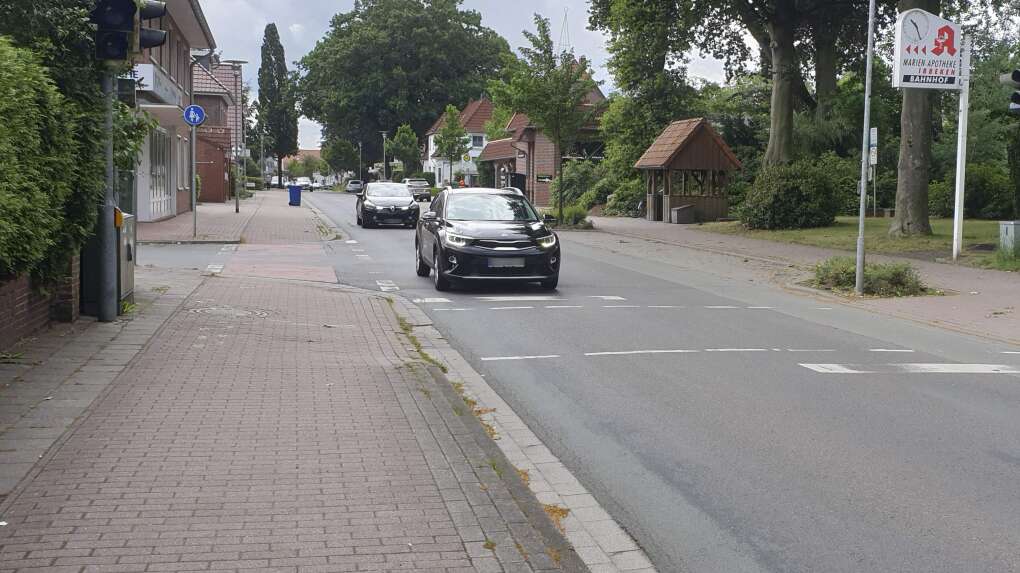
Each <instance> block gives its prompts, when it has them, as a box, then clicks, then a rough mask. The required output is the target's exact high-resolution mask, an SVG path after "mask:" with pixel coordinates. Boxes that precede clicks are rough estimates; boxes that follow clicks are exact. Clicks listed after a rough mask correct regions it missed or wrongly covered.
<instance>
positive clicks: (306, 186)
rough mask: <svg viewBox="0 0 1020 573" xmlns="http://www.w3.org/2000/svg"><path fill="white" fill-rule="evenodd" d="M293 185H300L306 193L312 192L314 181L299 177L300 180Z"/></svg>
mask: <svg viewBox="0 0 1020 573" xmlns="http://www.w3.org/2000/svg"><path fill="white" fill-rule="evenodd" d="M293 184H294V185H300V186H301V189H303V190H305V191H311V190H312V180H311V179H309V178H308V177H298V178H296V179H294V183H293Z"/></svg>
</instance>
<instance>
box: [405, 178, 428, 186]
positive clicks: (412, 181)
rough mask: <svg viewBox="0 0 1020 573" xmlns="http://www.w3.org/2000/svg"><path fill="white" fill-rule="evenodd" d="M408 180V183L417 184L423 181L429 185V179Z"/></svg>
mask: <svg viewBox="0 0 1020 573" xmlns="http://www.w3.org/2000/svg"><path fill="white" fill-rule="evenodd" d="M407 182H408V183H414V184H415V185H421V184H422V183H424V184H426V185H428V181H426V180H424V179H408V180H407Z"/></svg>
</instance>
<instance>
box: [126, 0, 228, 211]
mask: <svg viewBox="0 0 1020 573" xmlns="http://www.w3.org/2000/svg"><path fill="white" fill-rule="evenodd" d="M166 4H167V13H166V15H164V16H163V17H161V18H159V19H158V20H151V21H149V22H148V23H147V26H149V27H151V28H159V29H160V30H165V31H166V33H167V38H166V42H164V43H163V45H161V46H157V47H155V48H150V49H147V50H145V51H144V52H143V53H142V54H141V55H140V56H138V57H137V58H136V59H135V65H134V76H135V78H136V81H137V83H136V96H137V99H138V107H139V108H140V109H142V110H143V111H146V112H148V113H149V115H151V116H152V117H153V118H155V120H156V122H157V125H156V128H155V129H153V130H152V132H151V133H150V134H149V135H148V136H147V137H146V141H145V143H144V145H143V146H142V151H141V154H140V157H139V164H138V166H137V168H136V171H135V177H134V193H133V198H134V201H133V203H134V204H133V205H130V206H127V205H126V206H125V207H128V208H129V210H131V211H133V212H134V213H135V214H136V215H137V217H138V221H140V222H145V221H159V220H162V219H167V218H170V217H173V216H175V215H177V214H178V213H182V212H184V211H187V210H189V209H190V208H191V199H190V198H191V177H190V175H191V140H190V128H189V127H188V125H187V124H185V123H184V119H183V114H184V107H185V106H187V105H188V103H189V102H190V101H191V92H192V74H191V51H192V50H194V49H205V50H210V49H212V48H215V47H216V42H215V40H214V39H213V36H212V32H211V31H210V29H209V24H208V23H207V22H206V20H205V15H204V14H203V13H202V8H201V6H199V4H198V2H197V1H193V0H169V1H168V2H167V3H166Z"/></svg>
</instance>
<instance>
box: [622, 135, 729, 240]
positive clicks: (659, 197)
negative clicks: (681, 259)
mask: <svg viewBox="0 0 1020 573" xmlns="http://www.w3.org/2000/svg"><path fill="white" fill-rule="evenodd" d="M634 167H635V168H636V169H640V170H641V171H643V172H644V177H645V189H646V197H645V207H646V217H647V219H648V220H649V221H667V222H671V223H693V222H695V221H715V220H718V219H722V218H725V217H726V216H727V214H728V213H729V201H728V199H727V197H726V184H727V182H728V181H729V173H730V172H731V171H734V170H736V169H740V167H741V166H740V161H739V160H738V159H737V157H736V156H735V155H733V151H731V150H730V148H729V146H728V145H726V142H724V141H723V140H722V138H721V137H719V134H718V133H716V131H715V130H714V129H712V126H711V124H709V122H708V120H706V119H704V118H700V117H699V118H693V119H682V120H679V121H674V122H673V123H671V124H669V125H668V126H666V129H664V130H663V131H662V133H661V134H659V137H657V138H656V139H655V141H654V142H653V143H652V145H651V146H649V147H648V149H646V150H645V153H644V154H643V155H642V156H641V159H638V162H637V163H636V164H634Z"/></svg>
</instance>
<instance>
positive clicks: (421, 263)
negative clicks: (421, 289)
mask: <svg viewBox="0 0 1020 573" xmlns="http://www.w3.org/2000/svg"><path fill="white" fill-rule="evenodd" d="M414 263H415V264H414V272H415V274H417V275H418V276H420V277H427V276H429V271H431V270H432V269H431V268H429V264H428V263H426V262H425V259H423V258H421V244H420V243H418V241H415V242H414Z"/></svg>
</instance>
